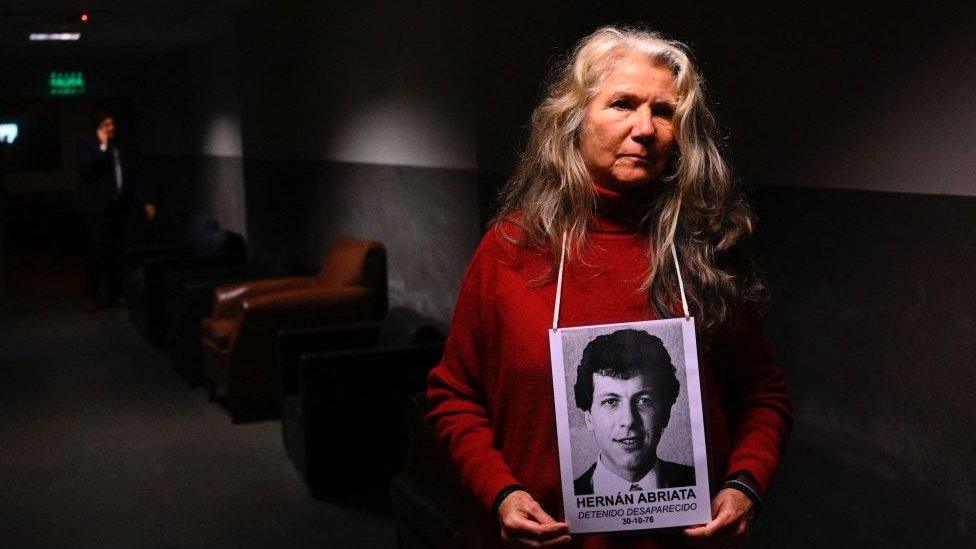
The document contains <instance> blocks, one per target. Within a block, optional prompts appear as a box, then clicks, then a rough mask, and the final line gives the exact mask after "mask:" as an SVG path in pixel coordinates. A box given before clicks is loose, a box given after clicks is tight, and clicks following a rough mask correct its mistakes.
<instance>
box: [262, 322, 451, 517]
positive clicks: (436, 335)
mask: <svg viewBox="0 0 976 549" xmlns="http://www.w3.org/2000/svg"><path fill="white" fill-rule="evenodd" d="M443 339H444V336H443V331H442V330H441V329H439V328H438V327H436V326H435V325H434V324H433V323H431V322H429V321H427V320H426V319H424V318H422V317H420V316H419V315H417V314H416V313H415V312H413V311H410V310H409V309H404V308H396V309H392V310H391V311H390V312H389V314H388V315H387V316H386V318H385V319H384V320H383V322H382V323H369V324H361V325H358V326H357V325H347V326H335V327H329V328H324V329H318V330H300V331H283V332H281V333H280V334H279V348H280V353H281V362H282V364H281V372H282V379H281V391H282V396H281V402H282V408H281V426H282V434H283V438H284V441H285V447H286V448H287V450H288V455H289V456H290V457H291V459H292V461H293V462H294V463H295V466H296V467H297V468H298V470H299V471H300V472H301V473H302V475H303V476H304V477H305V480H306V481H307V483H308V485H309V488H310V489H311V491H312V493H314V494H316V495H318V496H320V497H328V498H331V499H338V500H343V499H349V498H347V496H355V495H358V494H363V492H364V491H367V492H368V491H370V490H372V491H373V492H372V493H379V494H380V497H381V498H383V499H385V497H386V493H387V490H388V488H389V485H388V482H389V479H390V477H391V475H392V474H393V473H395V472H396V471H397V470H398V469H399V467H400V465H401V463H402V460H403V456H404V453H405V451H406V441H407V436H406V426H405V424H404V420H403V403H404V401H405V400H406V398H407V397H408V396H409V395H410V394H411V393H413V392H415V391H419V390H422V389H423V387H424V386H425V385H426V379H427V373H428V372H429V371H430V369H431V368H432V367H434V366H435V365H436V364H437V363H438V362H439V361H440V359H441V355H442V354H443V351H444V341H443ZM337 471H341V472H342V474H341V475H336V472H337ZM337 477H341V478H337Z"/></svg>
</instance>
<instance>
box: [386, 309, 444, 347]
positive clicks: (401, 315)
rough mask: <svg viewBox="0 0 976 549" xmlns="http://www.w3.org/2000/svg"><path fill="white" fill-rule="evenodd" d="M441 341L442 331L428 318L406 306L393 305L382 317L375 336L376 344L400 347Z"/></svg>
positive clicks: (442, 339)
mask: <svg viewBox="0 0 976 549" xmlns="http://www.w3.org/2000/svg"><path fill="white" fill-rule="evenodd" d="M442 341H444V336H443V334H442V332H441V331H440V330H439V329H438V328H437V327H436V326H434V325H433V323H432V321H431V320H430V319H427V318H425V317H423V316H422V315H421V314H420V313H418V312H417V311H414V310H413V309H410V308H407V307H393V308H392V309H390V310H389V311H387V312H386V316H385V317H384V318H383V324H381V325H380V331H379V334H378V335H377V337H376V346H377V347H401V346H406V345H416V344H419V343H437V342H442Z"/></svg>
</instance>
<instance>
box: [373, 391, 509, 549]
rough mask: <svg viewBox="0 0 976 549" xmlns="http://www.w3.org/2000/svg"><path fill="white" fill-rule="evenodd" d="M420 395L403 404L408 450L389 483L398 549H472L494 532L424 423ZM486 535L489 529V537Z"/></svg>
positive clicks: (429, 426) (491, 524)
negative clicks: (401, 466) (399, 468)
mask: <svg viewBox="0 0 976 549" xmlns="http://www.w3.org/2000/svg"><path fill="white" fill-rule="evenodd" d="M428 411H429V406H428V405H427V401H426V399H425V398H424V395H423V393H417V394H414V395H412V396H410V398H409V399H408V400H407V403H406V410H405V416H406V422H407V429H408V432H409V438H410V442H409V446H408V449H407V455H406V460H405V461H404V463H403V468H402V470H401V472H400V474H398V475H396V476H395V477H393V480H392V482H391V483H390V499H391V501H392V503H393V515H394V518H395V520H396V531H397V547H399V548H400V549H469V548H470V549H477V548H478V547H483V546H484V545H485V543H484V540H485V539H486V534H490V535H491V536H495V535H497V534H496V533H495V530H496V529H497V526H496V525H495V524H493V523H491V522H490V518H489V517H485V516H484V513H483V512H481V511H480V509H479V508H478V505H477V504H476V503H475V501H474V498H473V497H472V496H471V495H470V494H468V492H467V491H466V490H464V488H462V487H461V485H460V482H459V480H458V478H457V475H456V474H455V473H454V470H453V469H452V466H451V463H450V459H449V458H448V456H447V452H446V451H445V449H444V448H443V446H442V445H441V444H439V443H438V442H437V441H436V440H435V439H434V430H433V428H432V427H431V425H430V423H429V422H427V420H426V416H427V412H428ZM488 529H491V531H490V532H489V531H488Z"/></svg>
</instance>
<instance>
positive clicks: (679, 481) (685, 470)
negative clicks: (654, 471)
mask: <svg viewBox="0 0 976 549" xmlns="http://www.w3.org/2000/svg"><path fill="white" fill-rule="evenodd" d="M657 462H658V475H657V481H658V488H678V487H680V486H694V485H695V468H694V467H689V466H687V465H682V464H680V463H672V462H670V461H664V460H663V459H661V458H658V460H657ZM595 470H596V462H595V461H594V462H593V465H591V466H590V468H589V469H587V470H586V472H585V473H583V474H582V475H580V476H579V478H577V479H576V480H575V481H573V489H574V491H575V492H576V495H577V496H582V495H587V494H592V493H593V471H595Z"/></svg>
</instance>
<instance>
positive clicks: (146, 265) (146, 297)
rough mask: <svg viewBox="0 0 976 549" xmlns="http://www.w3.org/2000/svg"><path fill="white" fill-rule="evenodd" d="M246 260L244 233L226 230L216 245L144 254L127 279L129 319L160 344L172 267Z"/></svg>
mask: <svg viewBox="0 0 976 549" xmlns="http://www.w3.org/2000/svg"><path fill="white" fill-rule="evenodd" d="M246 261H247V245H246V244H245V242H244V237H242V236H241V235H239V234H237V233H233V232H229V231H228V232H224V233H222V239H221V241H220V245H219V246H217V247H209V246H208V247H205V248H204V247H199V246H191V247H190V248H189V249H188V250H180V249H179V248H177V249H176V250H174V252H173V253H162V254H156V253H154V254H151V255H148V256H146V257H143V258H142V260H141V261H140V262H139V265H138V266H136V267H134V268H133V269H132V270H131V272H130V275H129V279H128V288H127V291H126V297H127V299H128V301H129V319H130V320H131V321H132V324H133V326H135V328H136V331H138V332H140V333H141V334H142V335H143V336H144V337H146V339H148V340H149V342H150V343H152V344H153V345H157V346H162V345H164V344H165V341H166V339H165V336H166V324H165V321H164V315H163V310H164V309H163V307H164V303H165V299H166V297H165V291H164V287H165V283H164V281H165V280H166V278H167V276H168V275H169V274H170V273H172V272H174V271H183V272H186V271H187V270H192V269H202V268H217V267H227V266H234V265H243V264H244V263H245V262H246Z"/></svg>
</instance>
